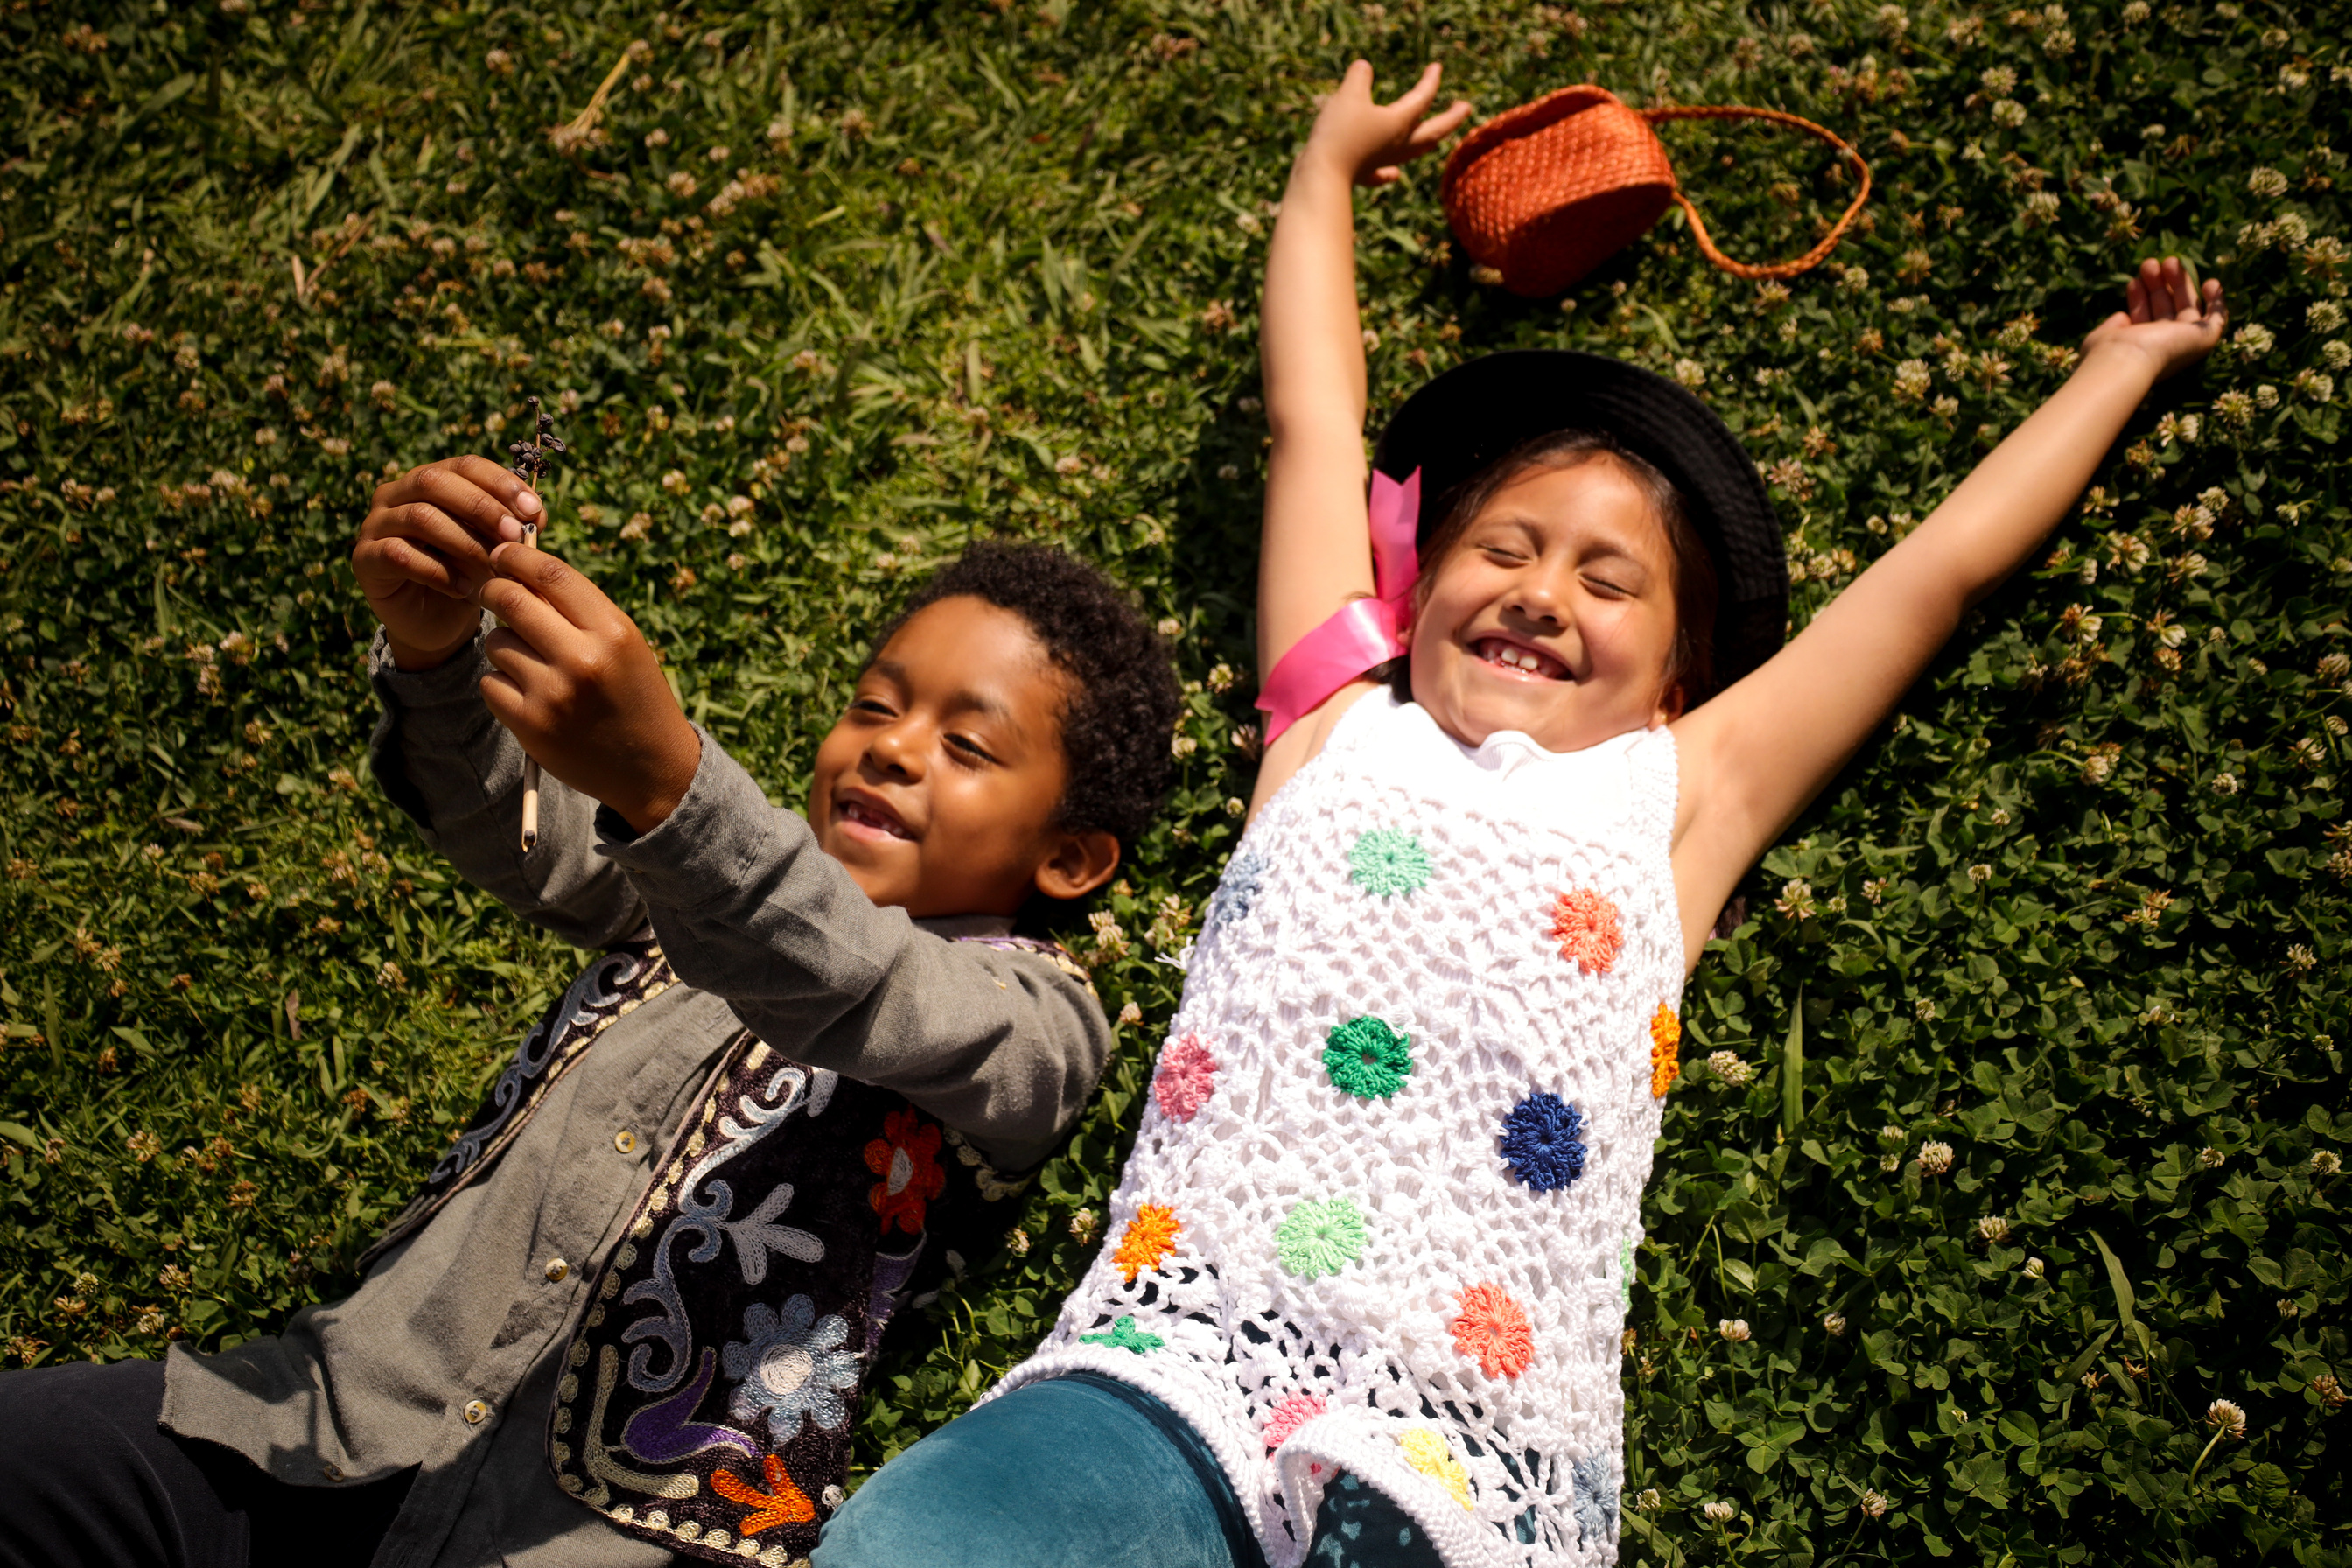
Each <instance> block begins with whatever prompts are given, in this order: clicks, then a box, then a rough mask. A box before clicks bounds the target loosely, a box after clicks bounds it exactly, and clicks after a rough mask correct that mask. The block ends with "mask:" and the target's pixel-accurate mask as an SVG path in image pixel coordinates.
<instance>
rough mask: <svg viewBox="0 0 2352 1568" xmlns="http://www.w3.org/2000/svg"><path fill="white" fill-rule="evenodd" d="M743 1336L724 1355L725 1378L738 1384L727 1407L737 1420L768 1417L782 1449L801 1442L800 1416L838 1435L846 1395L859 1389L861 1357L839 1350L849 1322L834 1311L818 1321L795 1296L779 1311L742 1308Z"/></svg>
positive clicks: (758, 1305) (812, 1308) (760, 1304)
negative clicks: (793, 1441) (727, 1377)
mask: <svg viewBox="0 0 2352 1568" xmlns="http://www.w3.org/2000/svg"><path fill="white" fill-rule="evenodd" d="M743 1336H744V1337H743V1338H742V1339H741V1340H738V1341H733V1342H730V1343H729V1344H728V1346H727V1348H726V1350H725V1351H724V1352H721V1362H722V1363H723V1364H724V1365H725V1367H726V1369H727V1375H728V1376H729V1377H730V1378H735V1379H738V1380H739V1382H738V1385H737V1387H736V1389H735V1393H734V1394H733V1396H732V1397H731V1399H730V1402H729V1408H730V1410H731V1411H732V1412H733V1414H734V1416H735V1419H736V1420H738V1421H751V1420H755V1419H757V1418H758V1416H759V1415H760V1413H761V1411H763V1410H764V1411H765V1412H767V1417H768V1431H769V1434H770V1435H771V1436H773V1437H774V1439H775V1440H776V1441H777V1442H778V1443H789V1442H791V1441H792V1440H793V1438H794V1437H796V1436H800V1431H801V1422H802V1420H803V1417H805V1418H806V1419H808V1420H810V1421H813V1422H814V1423H815V1424H816V1426H818V1427H819V1429H821V1430H824V1431H834V1430H836V1429H838V1428H839V1427H840V1426H843V1425H844V1424H845V1423H846V1422H847V1421H848V1419H849V1405H848V1403H847V1402H846V1401H845V1400H844V1399H843V1398H842V1394H844V1393H845V1391H850V1390H855V1389H856V1386H857V1357H856V1355H855V1354H853V1353H852V1352H848V1351H845V1350H844V1349H842V1348H841V1347H842V1343H843V1342H844V1341H845V1340H847V1339H848V1338H849V1324H848V1322H847V1321H845V1319H843V1318H842V1317H841V1316H840V1315H839V1314H837V1313H831V1312H828V1313H827V1314H825V1316H824V1317H823V1318H822V1319H820V1318H818V1317H817V1315H816V1303H815V1302H814V1301H812V1300H809V1298H807V1297H806V1296H793V1297H792V1298H790V1299H788V1300H786V1301H785V1302H784V1310H782V1312H781V1313H779V1312H777V1311H775V1310H772V1309H771V1308H770V1307H769V1306H768V1305H767V1303H766V1302H764V1301H754V1302H752V1303H751V1305H750V1306H749V1307H746V1308H745V1309H744V1310H743Z"/></svg>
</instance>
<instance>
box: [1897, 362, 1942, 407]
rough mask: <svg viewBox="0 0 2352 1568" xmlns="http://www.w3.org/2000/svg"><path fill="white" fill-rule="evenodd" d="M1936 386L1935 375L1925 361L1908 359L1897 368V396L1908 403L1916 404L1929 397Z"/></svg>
mask: <svg viewBox="0 0 2352 1568" xmlns="http://www.w3.org/2000/svg"><path fill="white" fill-rule="evenodd" d="M1933 384H1934V376H1933V373H1931V372H1930V371H1929V370H1928V369H1927V361H1926V360H1923V359H1906V360H1905V361H1904V362H1903V363H1901V364H1898V365H1896V366H1895V396H1897V397H1899V398H1901V399H1903V400H1904V401H1905V402H1906V403H1916V402H1918V401H1920V400H1921V399H1922V398H1924V397H1926V396H1927V391H1928V388H1929V387H1930V386H1931V385H1933Z"/></svg>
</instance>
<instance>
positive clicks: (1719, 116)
mask: <svg viewBox="0 0 2352 1568" xmlns="http://www.w3.org/2000/svg"><path fill="white" fill-rule="evenodd" d="M1638 112H1639V113H1640V114H1641V116H1642V118H1643V119H1644V120H1646V121H1649V122H1650V123H1651V124H1652V125H1656V124H1658V123H1659V122H1660V121H1667V120H1768V121H1771V122H1772V123H1773V124H1775V125H1787V126H1792V127H1794V128H1795V129H1797V130H1799V131H1808V132H1811V133H1812V134H1814V135H1816V136H1818V137H1820V138H1821V139H1822V141H1824V142H1828V143H1829V144H1830V145H1831V146H1832V147H1834V148H1836V149H1837V150H1838V151H1839V152H1841V153H1844V154H1845V155H1846V156H1847V157H1849V158H1851V159H1853V165H1854V167H1855V168H1857V169H1860V170H1861V171H1862V189H1861V190H1859V191H1857V192H1856V193H1854V198H1853V202H1852V203H1851V204H1850V205H1848V206H1847V207H1846V209H1845V211H1844V213H1843V214H1842V215H1841V216H1839V218H1838V220H1837V222H1835V223H1833V224H1832V225H1831V226H1830V231H1829V233H1827V234H1825V235H1823V236H1822V242H1821V243H1820V244H1819V245H1816V246H1814V247H1812V248H1811V250H1809V251H1807V252H1805V254H1804V255H1802V256H1800V257H1799V258H1796V259H1795V260H1794V261H1782V262H1779V263H1776V264H1773V265H1771V266H1766V267H1759V266H1756V265H1754V264H1752V263H1749V262H1745V261H1734V260H1732V259H1731V258H1729V257H1727V256H1726V255H1724V254H1723V252H1722V251H1720V250H1717V248H1716V247H1715V241H1714V240H1713V239H1712V238H1710V237H1708V235H1707V232H1706V224H1705V223H1703V222H1702V221H1700V219H1699V216H1698V208H1696V206H1693V205H1691V199H1690V198H1689V197H1688V196H1686V195H1683V188H1682V177H1681V176H1680V175H1676V176H1675V191H1674V196H1675V202H1676V204H1678V205H1680V206H1681V207H1682V209H1683V212H1684V214H1685V216H1687V217H1689V219H1690V226H1691V234H1692V236H1693V237H1695V238H1696V240H1697V241H1698V248H1699V253H1700V254H1701V255H1703V256H1705V257H1706V258H1707V259H1708V260H1709V261H1712V262H1714V263H1715V264H1716V265H1717V267H1720V268H1723V269H1724V270H1725V271H1726V272H1728V273H1730V274H1731V275H1732V276H1733V277H1735V278H1794V277H1795V276H1796V275H1797V274H1798V273H1800V272H1804V271H1807V270H1810V269H1811V268H1815V267H1818V266H1820V265H1821V264H1822V261H1823V260H1825V259H1826V258H1828V256H1829V253H1830V252H1831V251H1832V250H1835V249H1836V248H1837V247H1838V241H1840V240H1842V239H1843V238H1844V237H1845V231H1846V230H1847V229H1848V228H1849V227H1851V226H1853V220H1854V219H1855V218H1856V217H1858V216H1861V214H1862V204H1863V203H1864V202H1866V201H1868V200H1869V199H1870V165H1869V164H1868V163H1865V162H1864V161H1863V156H1862V154H1861V153H1857V152H1855V151H1854V150H1853V148H1852V147H1850V146H1848V145H1846V143H1845V142H1844V140H1843V138H1842V137H1840V136H1839V135H1838V134H1837V132H1834V131H1832V130H1830V129H1828V128H1827V127H1825V126H1821V125H1816V124H1814V123H1813V122H1812V121H1810V120H1802V119H1800V118H1798V117H1797V116H1796V115H1793V114H1783V113H1782V112H1781V111H1780V110H1777V109H1739V108H1735V107H1732V106H1730V105H1722V104H1718V105H1697V104H1693V105H1689V106H1685V107H1674V108H1665V109H1644V110H1639V111H1638Z"/></svg>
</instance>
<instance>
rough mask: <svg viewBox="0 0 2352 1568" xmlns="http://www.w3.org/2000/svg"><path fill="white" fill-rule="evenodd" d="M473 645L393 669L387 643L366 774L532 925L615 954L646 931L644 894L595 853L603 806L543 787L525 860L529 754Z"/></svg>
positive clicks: (381, 650) (380, 656) (454, 860)
mask: <svg viewBox="0 0 2352 1568" xmlns="http://www.w3.org/2000/svg"><path fill="white" fill-rule="evenodd" d="M490 668H491V667H490V663H489V660H488V659H487V658H484V657H483V655H482V639H481V638H480V637H475V639H474V640H473V642H472V643H471V644H469V645H467V647H465V648H464V649H463V650H461V651H460V652H458V653H457V654H456V655H455V656H453V657H452V658H449V659H448V660H447V661H446V662H445V663H442V664H439V665H436V667H434V668H431V669H426V670H418V671H416V672H415V673H410V672H407V671H404V670H402V669H401V668H398V667H397V666H395V665H394V663H393V662H392V655H391V652H390V651H389V650H388V649H387V648H386V647H384V640H383V633H382V632H378V633H377V634H376V639H375V646H374V647H372V648H371V649H369V651H368V675H369V679H370V681H371V682H372V683H373V686H374V688H375V693H376V698H377V700H379V701H380V702H382V703H383V717H382V718H380V719H378V720H377V721H376V726H375V733H374V734H373V736H371V737H369V740H368V766H369V767H370V769H371V770H372V771H373V773H375V777H376V782H377V783H378V784H380V785H382V786H383V793H384V794H385V795H387V796H389V797H390V798H391V800H392V803H393V804H394V805H397V806H398V807H400V809H401V810H403V811H404V812H406V813H407V814H408V816H409V818H410V819H411V820H412V821H414V822H415V824H416V829H417V831H418V832H419V833H421V834H422V835H424V837H425V843H427V844H429V845H431V846H432V847H433V848H434V849H435V850H436V851H437V852H439V853H440V854H441V855H442V856H443V857H444V858H446V859H447V860H448V862H449V863H450V864H451V865H452V866H454V867H456V868H457V870H458V872H459V874H460V875H462V876H463V877H464V878H465V879H467V881H469V882H471V883H473V884H474V885H475V886H476V887H478V888H479V889H482V890H483V891H484V892H486V893H488V894H489V895H491V896H492V897H493V898H495V899H497V900H499V902H500V903H502V904H504V905H506V907H507V908H509V909H510V910H513V911H514V912H515V913H516V914H518V915H520V916H521V917H522V918H523V919H524V920H527V921H530V922H531V923H532V924H533V925H536V926H540V927H542V928H544V929H545V930H547V931H552V932H554V933H555V934H556V935H557V936H560V937H562V939H563V940H564V941H566V942H570V943H572V945H573V946H575V947H585V948H608V947H611V946H613V945H614V943H616V942H621V941H623V940H624V939H625V938H626V937H627V936H628V935H629V933H630V932H632V931H635V930H637V929H638V928H639V927H640V926H642V925H644V924H645V920H646V912H645V906H644V904H643V902H642V901H641V900H639V899H638V897H637V893H636V889H634V888H632V887H631V886H630V885H629V879H628V878H627V877H626V876H625V875H624V874H623V873H622V871H621V868H619V867H617V866H615V865H614V864H613V863H612V862H611V861H610V860H607V859H606V858H604V857H603V856H602V855H599V854H598V853H597V852H596V829H595V810H596V803H595V802H594V801H593V800H591V799H589V798H588V797H587V796H585V795H581V794H579V793H577V792H576V791H573V790H572V789H569V788H567V787H565V786H564V785H563V784H562V783H561V782H559V781H558V780H557V779H555V778H554V777H553V776H552V775H549V776H546V777H544V778H542V779H541V784H540V795H539V844H538V847H535V848H533V849H532V850H531V852H530V854H529V855H525V854H524V853H523V852H522V764H523V752H522V747H521V746H520V745H518V744H517V743H516V742H515V738H514V737H513V736H512V735H510V734H509V733H508V732H507V729H506V726H504V725H503V724H500V723H499V721H497V720H496V719H494V718H492V717H491V716H490V710H489V707H488V704H486V703H484V702H483V700H482V692H481V679H482V677H483V676H484V675H486V674H488V672H489V670H490Z"/></svg>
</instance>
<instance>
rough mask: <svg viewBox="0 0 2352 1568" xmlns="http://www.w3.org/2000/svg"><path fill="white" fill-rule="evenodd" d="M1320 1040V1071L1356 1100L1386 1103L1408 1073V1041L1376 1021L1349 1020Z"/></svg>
mask: <svg viewBox="0 0 2352 1568" xmlns="http://www.w3.org/2000/svg"><path fill="white" fill-rule="evenodd" d="M1325 1038H1326V1039H1327V1040H1328V1041H1329V1042H1330V1043H1329V1044H1328V1045H1327V1046H1325V1047H1324V1048H1323V1068H1324V1070H1325V1071H1326V1072H1328V1073H1329V1074H1330V1075H1331V1081H1332V1082H1333V1083H1335V1084H1337V1085H1339V1087H1340V1088H1341V1089H1346V1090H1347V1091H1348V1092H1349V1094H1352V1095H1354V1096H1355V1097H1356V1098H1357V1099H1358V1100H1386V1099H1387V1098H1388V1097H1389V1096H1391V1095H1392V1094H1394V1093H1395V1092H1396V1091H1397V1090H1398V1089H1402V1088H1403V1087H1404V1080H1405V1075H1406V1074H1408V1073H1410V1072H1412V1040H1411V1039H1410V1038H1408V1037H1405V1036H1403V1035H1400V1034H1398V1033H1397V1032H1396V1031H1395V1030H1394V1029H1391V1028H1390V1027H1389V1026H1387V1025H1386V1024H1383V1023H1381V1021H1380V1020H1379V1019H1378V1018H1350V1019H1349V1020H1348V1021H1347V1022H1346V1023H1344V1024H1341V1025H1339V1026H1338V1027H1337V1028H1335V1029H1333V1030H1332V1031H1331V1032H1330V1033H1329V1034H1328V1035H1327V1036H1325Z"/></svg>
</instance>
